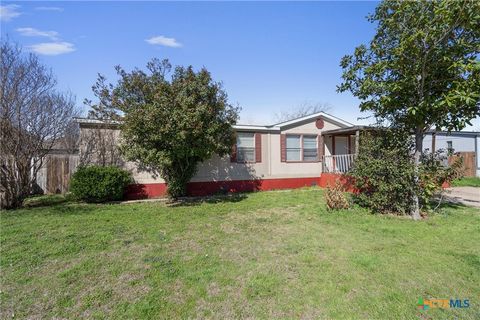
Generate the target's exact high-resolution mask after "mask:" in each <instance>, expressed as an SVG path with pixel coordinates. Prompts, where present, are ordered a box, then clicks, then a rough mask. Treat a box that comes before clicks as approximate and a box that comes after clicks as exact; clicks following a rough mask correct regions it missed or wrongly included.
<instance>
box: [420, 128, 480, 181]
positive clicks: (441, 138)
mask: <svg viewBox="0 0 480 320" xmlns="http://www.w3.org/2000/svg"><path fill="white" fill-rule="evenodd" d="M423 147H424V148H425V149H428V150H429V151H431V152H435V151H437V150H440V149H442V150H445V151H446V152H447V153H448V154H449V155H454V154H456V155H460V156H462V157H463V159H464V165H465V169H466V171H465V175H466V176H477V177H480V157H479V152H480V132H474V131H456V132H446V131H430V132H428V133H427V134H426V135H425V138H424V139H423Z"/></svg>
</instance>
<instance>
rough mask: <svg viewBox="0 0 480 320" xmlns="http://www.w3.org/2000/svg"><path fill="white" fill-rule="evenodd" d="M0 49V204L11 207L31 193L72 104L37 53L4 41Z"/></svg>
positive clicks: (64, 129)
mask: <svg viewBox="0 0 480 320" xmlns="http://www.w3.org/2000/svg"><path fill="white" fill-rule="evenodd" d="M0 50H1V59H0V77H1V80H0V102H1V109H0V193H3V196H2V197H3V200H2V201H1V203H0V206H1V207H4V208H15V207H19V206H20V205H21V204H22V202H23V200H24V199H25V197H27V196H28V195H29V194H30V192H31V190H32V187H33V183H34V181H35V178H36V175H37V172H38V170H39V169H40V168H41V166H42V163H43V160H44V158H45V155H46V154H47V153H48V152H49V151H50V150H51V149H52V148H53V146H54V145H55V144H56V143H57V142H58V141H59V139H61V138H62V137H63V136H64V133H65V131H66V129H67V127H68V124H69V123H70V120H71V118H72V117H73V116H75V115H76V109H75V104H74V99H73V97H72V96H71V95H70V94H68V93H67V94H66V93H61V92H58V91H57V90H56V88H55V87H56V84H57V82H56V80H55V78H54V76H53V74H52V72H51V71H50V70H48V69H47V68H46V67H45V66H44V65H42V64H41V63H40V61H39V60H38V58H37V56H36V55H34V54H27V55H25V54H23V53H22V50H21V48H20V47H18V46H16V45H13V44H11V43H9V42H7V41H5V42H2V43H1V47H0ZM0 196H1V195H0Z"/></svg>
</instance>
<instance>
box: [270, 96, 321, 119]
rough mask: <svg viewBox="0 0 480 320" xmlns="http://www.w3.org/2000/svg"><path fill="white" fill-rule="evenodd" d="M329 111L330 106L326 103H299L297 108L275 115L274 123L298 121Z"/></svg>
mask: <svg viewBox="0 0 480 320" xmlns="http://www.w3.org/2000/svg"><path fill="white" fill-rule="evenodd" d="M329 109H330V106H329V105H328V104H326V103H320V102H318V103H313V102H309V101H305V102H303V103H301V104H300V105H299V106H298V107H296V108H293V109H291V110H289V111H282V112H280V113H277V114H275V121H276V122H278V123H280V122H285V121H289V120H293V119H298V118H301V117H304V116H308V115H310V114H314V113H318V112H326V111H328V110H329Z"/></svg>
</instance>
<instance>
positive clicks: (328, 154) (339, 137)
mask: <svg viewBox="0 0 480 320" xmlns="http://www.w3.org/2000/svg"><path fill="white" fill-rule="evenodd" d="M366 129H368V127H367V126H352V127H348V128H341V129H335V130H328V131H324V132H322V139H321V142H322V143H323V154H322V172H323V173H340V174H342V173H347V172H348V171H350V169H351V168H352V166H353V164H354V162H355V157H356V155H357V153H358V147H359V140H360V131H363V130H366Z"/></svg>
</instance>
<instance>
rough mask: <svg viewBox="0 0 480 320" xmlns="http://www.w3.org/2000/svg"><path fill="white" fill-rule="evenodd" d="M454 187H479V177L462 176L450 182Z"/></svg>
mask: <svg viewBox="0 0 480 320" xmlns="http://www.w3.org/2000/svg"><path fill="white" fill-rule="evenodd" d="M452 186H454V187H478V188H480V177H463V178H461V179H458V180H454V181H453V182H452Z"/></svg>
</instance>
